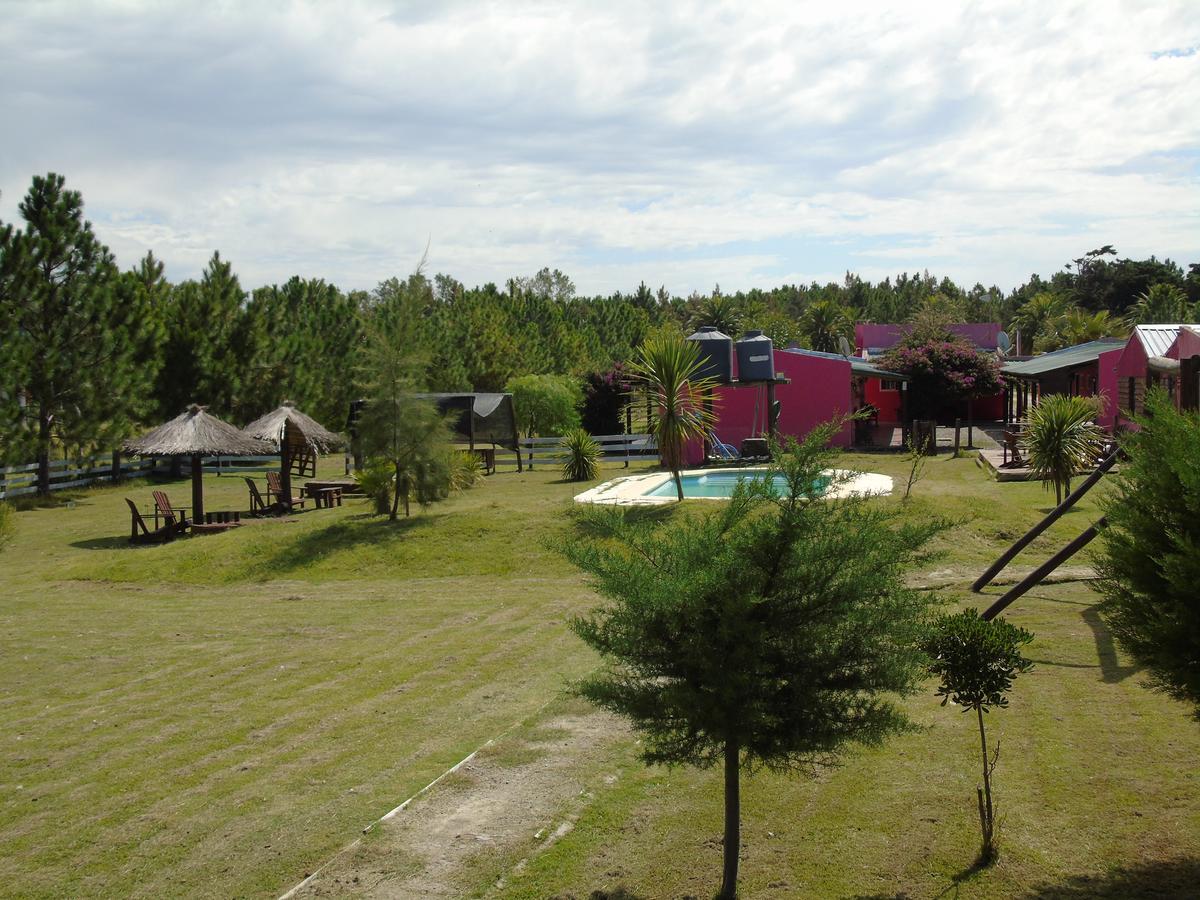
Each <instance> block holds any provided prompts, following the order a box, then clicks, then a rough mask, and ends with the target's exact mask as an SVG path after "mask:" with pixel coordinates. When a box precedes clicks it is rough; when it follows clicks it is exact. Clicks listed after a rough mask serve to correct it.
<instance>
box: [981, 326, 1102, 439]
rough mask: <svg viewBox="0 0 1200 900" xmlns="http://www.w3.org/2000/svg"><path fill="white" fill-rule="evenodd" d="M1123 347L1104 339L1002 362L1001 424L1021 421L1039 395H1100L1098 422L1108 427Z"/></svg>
mask: <svg viewBox="0 0 1200 900" xmlns="http://www.w3.org/2000/svg"><path fill="white" fill-rule="evenodd" d="M1124 350H1125V341H1124V340H1122V339H1121V338H1104V339H1102V340H1098V341H1088V342H1086V343H1083V344H1076V345H1074V346H1072V347H1063V348H1062V349H1060V350H1053V351H1051V352H1049V353H1043V354H1041V355H1040V356H1034V357H1032V358H1030V359H1024V360H1018V361H1014V362H1009V363H1006V364H1005V365H1004V366H1003V367H1002V368H1001V371H1000V374H1001V377H1002V378H1003V380H1004V425H1005V427H1006V428H1007V427H1009V426H1010V425H1012V423H1014V422H1020V421H1022V420H1023V419H1024V418H1025V413H1026V412H1027V411H1028V409H1029V408H1030V407H1031V406H1033V405H1034V404H1036V403H1037V402H1038V401H1039V400H1040V399H1041V398H1042V397H1046V396H1049V395H1051V394H1069V395H1071V396H1075V397H1100V398H1102V400H1103V401H1104V407H1103V410H1104V411H1103V412H1102V413H1101V417H1100V421H1099V424H1100V425H1101V426H1102V427H1104V428H1107V429H1110V430H1111V429H1112V427H1113V422H1114V417H1115V415H1116V402H1115V397H1116V389H1117V376H1116V364H1117V360H1118V359H1119V358H1120V356H1121V354H1122V353H1123V352H1124Z"/></svg>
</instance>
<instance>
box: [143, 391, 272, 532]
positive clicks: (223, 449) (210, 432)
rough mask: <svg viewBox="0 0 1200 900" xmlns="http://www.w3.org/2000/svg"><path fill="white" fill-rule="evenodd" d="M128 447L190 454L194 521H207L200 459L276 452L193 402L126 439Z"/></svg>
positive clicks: (151, 453) (145, 451)
mask: <svg viewBox="0 0 1200 900" xmlns="http://www.w3.org/2000/svg"><path fill="white" fill-rule="evenodd" d="M125 450H126V452H128V453H136V454H137V455H139V456H190V457H191V460H192V521H194V522H203V521H204V487H203V481H202V475H203V473H202V471H201V467H200V458H201V457H203V456H251V455H259V454H268V453H273V452H274V450H275V448H274V447H273V446H272V445H271V444H270V443H268V442H267V441H262V440H259V439H258V438H254V437H251V436H250V435H248V434H245V433H244V432H241V431H239V430H238V429H237V428H235V427H234V426H232V425H230V424H229V423H228V422H222V421H221V420H220V419H218V418H217V417H216V416H211V415H209V414H208V413H207V412H205V408H204V407H203V406H198V405H196V404H194V403H193V404H192V405H191V406H189V407H188V408H187V411H186V412H184V413H182V414H181V415H179V416H176V417H175V418H174V419H172V420H171V421H170V422H167V423H166V424H163V425H159V426H158V427H157V428H155V429H154V430H153V431H151V432H149V433H147V434H144V435H142V437H140V438H137V439H136V440H132V441H126V442H125Z"/></svg>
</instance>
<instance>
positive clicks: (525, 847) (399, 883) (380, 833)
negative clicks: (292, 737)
mask: <svg viewBox="0 0 1200 900" xmlns="http://www.w3.org/2000/svg"><path fill="white" fill-rule="evenodd" d="M628 740H630V733H629V731H628V729H627V727H626V726H625V725H624V724H623V723H622V722H621V721H620V720H618V719H616V718H615V717H613V716H610V715H608V714H605V713H602V712H579V713H575V714H570V715H560V716H557V717H554V718H550V719H548V720H546V721H545V722H543V723H540V724H539V725H536V726H533V727H531V728H525V729H522V730H521V731H519V732H516V733H514V734H512V735H509V736H507V737H505V738H502V739H500V740H499V741H497V742H496V743H495V744H493V745H490V746H488V747H486V748H484V749H483V750H481V751H480V752H479V753H478V755H476V757H475V758H474V759H472V760H471V761H470V762H469V763H467V764H466V765H464V766H462V768H460V769H459V770H458V771H457V772H455V773H453V774H452V775H450V776H448V777H447V778H445V779H444V780H443V781H441V782H439V783H438V784H437V785H436V786H434V787H433V788H432V789H431V790H429V791H428V792H427V793H426V794H423V795H422V796H420V797H419V798H418V799H417V800H415V801H413V802H412V803H411V804H409V806H408V807H406V808H405V809H404V810H403V811H401V812H400V813H398V814H397V815H396V816H394V817H393V818H391V819H390V820H388V821H386V822H383V823H381V824H379V825H377V826H375V828H374V829H372V830H371V832H370V833H369V834H368V835H366V836H365V837H364V839H363V841H362V843H360V844H359V845H357V846H356V847H355V848H353V849H351V850H350V851H348V852H346V853H343V854H342V855H341V856H339V857H338V858H336V859H335V860H333V861H332V862H331V863H330V864H329V865H328V866H327V867H326V868H325V869H324V870H323V871H321V872H320V873H319V874H318V875H317V877H316V878H314V879H313V880H312V881H310V882H309V883H308V884H307V885H306V886H305V887H304V888H303V889H302V890H300V891H299V892H297V893H296V894H295V895H294V896H295V897H297V898H307V897H332V896H346V895H353V896H361V897H378V898H384V897H386V898H410V897H411V898H416V897H460V896H463V895H464V893H466V892H469V891H470V890H471V888H472V887H473V886H476V885H477V883H478V880H479V878H480V877H482V873H483V872H486V871H496V868H497V864H499V865H500V867H501V868H502V869H503V870H504V871H507V872H509V873H510V874H513V873H517V872H519V871H520V869H521V868H522V867H523V866H524V865H525V863H526V861H527V860H528V859H529V858H530V857H532V856H534V855H536V854H537V853H539V852H541V851H543V850H545V849H546V848H547V847H549V846H551V845H552V844H553V843H554V842H555V841H556V840H558V839H559V838H561V837H562V836H563V835H565V834H567V833H569V832H570V831H571V829H572V828H573V827H574V824H575V821H576V820H577V819H578V817H579V815H580V813H581V812H582V811H583V809H585V808H586V806H587V804H588V802H589V801H590V799H591V798H592V796H593V795H594V791H595V790H597V789H603V788H604V787H606V786H611V785H613V784H615V783H616V781H617V779H618V778H619V774H618V773H617V772H615V771H614V772H611V773H602V774H600V775H597V774H596V769H595V763H596V759H597V757H599V756H601V755H606V751H609V750H611V747H612V745H613V744H614V743H616V742H618V741H628ZM585 773H586V774H585ZM588 779H592V780H596V779H598V780H596V783H594V784H593V783H590V782H589V780H588ZM473 873H474V874H473ZM502 880H503V879H502Z"/></svg>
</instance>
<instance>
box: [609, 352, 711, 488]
mask: <svg viewBox="0 0 1200 900" xmlns="http://www.w3.org/2000/svg"><path fill="white" fill-rule="evenodd" d="M701 365H702V364H701V360H700V348H699V347H697V346H696V344H695V343H693V342H691V341H685V340H683V339H682V338H679V337H671V336H666V335H663V336H660V337H652V338H649V339H647V340H646V342H645V343H643V344H642V347H641V350H640V351H639V354H638V358H637V359H636V360H635V361H634V362H633V364H632V365H631V366H630V374H632V375H633V377H634V378H635V379H636V380H637V381H639V382H641V383H642V385H643V386H644V388H645V390H646V391H647V393H648V394H649V395H650V403H651V405H652V406H653V407H654V408H655V409H656V410H657V414H656V415H655V417H654V418H653V419H652V420H651V422H650V431H651V433H652V434H653V435H654V436H655V438H656V439H657V440H658V452H659V454H660V455H661V456H662V461H663V464H664V465H666V467H667V468H668V469H670V470H671V475H672V476H673V477H674V478H675V489H676V491H677V492H678V494H679V499H680V500H682V499H683V481H682V479H681V478H680V476H679V470H680V469H681V468H682V467H683V448H684V445H685V444H686V443H687V442H688V441H689V440H693V439H696V438H699V439H703V438H704V437H705V436H706V435H707V434H708V432H709V430H710V429H711V428H712V426H713V421H714V418H713V414H712V410H711V409H710V408H708V406H706V404H705V401H706V400H708V401H710V402H711V396H712V389H713V387H715V386H716V383H717V382H716V380H715V379H713V378H701V377H699V372H700V370H701Z"/></svg>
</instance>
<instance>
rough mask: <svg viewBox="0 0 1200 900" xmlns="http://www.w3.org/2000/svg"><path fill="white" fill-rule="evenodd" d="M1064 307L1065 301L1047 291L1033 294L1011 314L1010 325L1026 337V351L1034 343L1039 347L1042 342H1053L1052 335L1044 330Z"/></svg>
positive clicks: (1031, 347) (1064, 309)
mask: <svg viewBox="0 0 1200 900" xmlns="http://www.w3.org/2000/svg"><path fill="white" fill-rule="evenodd" d="M1066 308H1067V301H1066V300H1065V299H1063V298H1062V297H1060V296H1059V295H1057V294H1052V293H1050V292H1049V291H1042V292H1041V293H1039V294H1034V295H1033V296H1032V297H1030V298H1029V299H1028V300H1026V301H1025V303H1024V305H1023V306H1022V307H1021V308H1020V309H1018V310H1017V313H1016V315H1014V316H1013V319H1012V325H1013V327H1014V328H1016V329H1018V330H1019V331H1020V332H1021V334H1022V335H1025V337H1026V338H1027V339H1028V341H1029V343H1028V344H1026V345H1025V346H1024V349H1025V350H1026V351H1028V350H1032V349H1033V347H1034V345H1035V344H1036V345H1038V346H1039V347H1041V346H1042V344H1044V343H1047V342H1049V343H1052V342H1053V340H1052V336H1051V335H1049V334H1047V333H1046V332H1047V331H1049V330H1050V328H1051V326H1052V324H1053V323H1054V320H1055V319H1057V318H1058V317H1059V316H1061V315H1062V314H1063V313H1064V312H1065V311H1066ZM1048 338H1049V339H1050V340H1049V341H1048V340H1047V339H1048Z"/></svg>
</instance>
